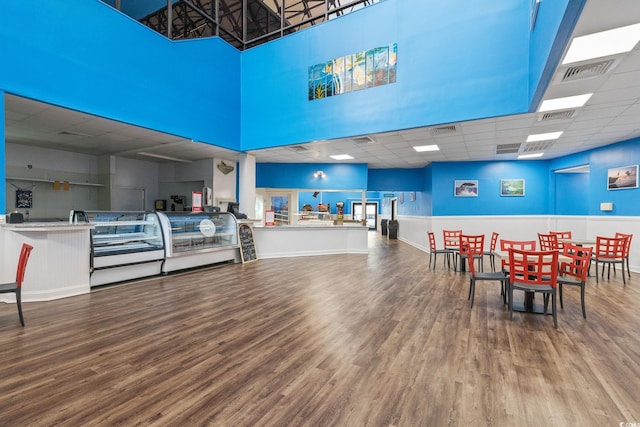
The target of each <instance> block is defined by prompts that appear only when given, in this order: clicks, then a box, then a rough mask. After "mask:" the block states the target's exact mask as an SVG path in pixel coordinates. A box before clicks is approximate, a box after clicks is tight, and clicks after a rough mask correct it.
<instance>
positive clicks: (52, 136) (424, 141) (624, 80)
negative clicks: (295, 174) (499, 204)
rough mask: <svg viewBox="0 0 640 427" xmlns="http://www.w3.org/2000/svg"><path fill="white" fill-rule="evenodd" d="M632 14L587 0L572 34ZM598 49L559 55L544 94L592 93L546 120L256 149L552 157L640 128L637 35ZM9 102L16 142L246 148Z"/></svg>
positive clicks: (358, 159) (270, 157) (212, 154)
mask: <svg viewBox="0 0 640 427" xmlns="http://www.w3.org/2000/svg"><path fill="white" fill-rule="evenodd" d="M547 1H549V0H547ZM614 4H615V6H614ZM541 7H544V1H543V2H542V5H541ZM635 23H640V0H615V2H611V0H588V1H587V4H586V6H585V8H584V10H583V13H582V15H581V17H580V20H579V22H578V24H577V25H576V28H575V31H574V33H573V37H577V36H582V35H586V34H592V33H595V32H598V31H603V30H607V29H611V28H616V27H620V26H624V25H630V24H635ZM601 59H613V60H614V62H613V65H612V66H611V67H610V68H609V71H608V72H606V73H604V74H602V75H596V76H593V77H588V78H582V79H578V80H575V81H568V82H567V81H565V82H562V81H560V80H561V77H562V76H563V75H564V73H565V71H566V68H567V67H566V66H562V65H561V66H559V67H558V69H557V70H556V72H555V74H554V77H553V79H552V82H551V84H550V85H549V87H548V88H547V91H546V93H545V95H544V99H553V98H558V97H564V96H570V95H579V94H583V93H594V95H593V96H592V97H591V98H590V99H589V101H588V102H587V104H586V105H585V106H584V107H582V108H579V109H577V111H575V113H573V115H572V116H571V117H569V118H562V119H555V120H548V121H539V117H540V116H541V114H540V113H529V114H520V115H513V116H507V117H499V118H491V119H484V120H475V121H468V122H458V123H451V124H448V125H447V126H453V128H449V129H445V131H443V130H442V129H437V128H441V127H442V126H438V127H425V128H417V129H408V130H401V131H397V132H387V133H379V134H371V135H367V136H369V137H370V138H371V139H372V140H373V142H371V143H367V142H364V143H363V142H361V141H359V140H355V139H353V138H345V139H337V140H329V141H315V142H309V143H307V142H306V141H300V143H299V144H297V145H295V146H289V147H278V148H270V149H264V150H253V151H251V152H250V153H252V154H255V155H256V160H257V161H258V162H292V163H338V162H339V161H336V160H333V159H331V158H330V157H329V156H330V155H335V154H350V155H351V156H353V157H354V159H353V160H347V161H346V162H348V163H367V164H368V165H369V167H370V168H417V167H423V166H425V165H427V164H429V163H430V162H434V161H437V162H446V161H474V160H513V159H515V158H516V157H517V155H518V154H522V153H524V152H537V151H540V149H542V151H544V153H545V154H544V156H543V157H542V159H549V158H554V157H559V156H564V155H567V154H572V153H576V152H579V151H585V150H588V149H592V148H595V147H600V146H604V145H608V144H612V143H615V142H618V141H622V140H626V139H630V138H635V137H639V136H640V44H639V45H636V47H635V48H634V49H633V50H632V51H631V52H629V53H627V54H623V55H621V56H614V57H607V58H600V59H598V61H599V60H601ZM595 61H596V60H594V61H587V62H588V63H591V62H595ZM571 65H576V64H571ZM577 65H581V64H577ZM5 107H6V111H5V114H6V116H5V138H6V141H7V142H9V143H16V144H25V145H32V146H39V147H47V148H53V149H59V150H65V151H72V152H78V153H85V154H92V155H103V154H110V155H116V156H123V157H129V158H137V159H143V160H148V161H159V162H166V161H171V160H169V159H166V158H164V159H163V158H156V157H150V156H148V154H153V155H159V156H164V157H169V158H175V159H180V160H184V161H195V160H199V159H203V158H222V159H227V160H238V157H239V153H237V152H234V151H232V150H227V149H223V148H219V147H215V146H211V145H208V144H203V143H194V142H192V141H191V140H189V139H185V138H181V137H177V136H173V135H167V134H164V133H160V132H156V131H153V130H149V129H144V128H140V127H135V126H131V125H128V124H125V123H120V122H116V121H113V120H108V119H103V118H99V117H95V116H91V115H89V114H85V113H81V112H77V111H72V110H68V109H64V108H60V107H55V106H51V105H48V104H43V103H40V102H36V101H33V100H27V99H24V98H20V97H17V96H12V95H5ZM555 131H563V134H562V136H561V137H560V138H559V139H557V140H555V141H544V142H542V143H538V145H537V146H530V145H527V144H526V143H525V140H526V137H527V135H530V134H539V133H546V132H555ZM520 143H521V146H520V148H519V150H518V153H511V154H496V149H497V147H498V146H499V145H502V144H520ZM430 144H437V145H438V146H439V147H440V151H438V152H424V153H418V152H416V151H415V150H414V149H413V146H414V145H430ZM549 144H551V145H550V146H548V147H544V146H546V145H549ZM541 146H542V147H541ZM140 153H147V155H143V154H140Z"/></svg>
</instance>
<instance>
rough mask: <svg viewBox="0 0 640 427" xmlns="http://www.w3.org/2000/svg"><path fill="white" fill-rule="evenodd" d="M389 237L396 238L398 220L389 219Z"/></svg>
mask: <svg viewBox="0 0 640 427" xmlns="http://www.w3.org/2000/svg"><path fill="white" fill-rule="evenodd" d="M388 228H389V235H388V237H389V239H397V238H398V221H395V220H394V221H389V225H388Z"/></svg>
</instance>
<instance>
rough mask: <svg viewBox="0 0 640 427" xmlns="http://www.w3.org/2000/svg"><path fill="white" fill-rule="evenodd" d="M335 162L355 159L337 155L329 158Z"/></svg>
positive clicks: (346, 155)
mask: <svg viewBox="0 0 640 427" xmlns="http://www.w3.org/2000/svg"><path fill="white" fill-rule="evenodd" d="M329 157H331V158H332V159H334V160H350V159H353V157H351V156H350V155H348V154H336V155H335V156H329Z"/></svg>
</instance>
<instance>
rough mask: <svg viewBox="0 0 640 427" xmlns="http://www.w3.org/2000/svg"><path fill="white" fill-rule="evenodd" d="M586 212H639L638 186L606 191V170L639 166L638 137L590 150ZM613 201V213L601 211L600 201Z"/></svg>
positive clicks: (619, 213) (632, 213)
mask: <svg viewBox="0 0 640 427" xmlns="http://www.w3.org/2000/svg"><path fill="white" fill-rule="evenodd" d="M590 158H591V161H590V163H591V167H590V169H591V170H590V173H589V176H590V181H591V182H590V184H589V194H590V200H589V215H613V216H615V215H621V216H625V215H635V216H637V215H640V188H632V189H621V190H608V189H607V181H608V180H607V173H608V170H609V169H612V168H618V167H622V166H629V165H640V138H635V139H632V140H629V141H624V142H620V143H617V144H614V145H609V146H607V147H603V148H597V149H594V150H592V151H591V152H590ZM602 202H613V206H614V208H613V212H601V211H600V203H602Z"/></svg>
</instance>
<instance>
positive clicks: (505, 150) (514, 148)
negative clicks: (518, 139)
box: [496, 143, 521, 154]
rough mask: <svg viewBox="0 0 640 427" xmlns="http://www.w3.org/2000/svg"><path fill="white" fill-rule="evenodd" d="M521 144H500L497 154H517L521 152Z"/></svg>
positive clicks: (497, 147)
mask: <svg viewBox="0 0 640 427" xmlns="http://www.w3.org/2000/svg"><path fill="white" fill-rule="evenodd" d="M520 145H521V144H520V143H518V144H498V145H497V146H496V154H515V153H517V152H518V151H519V150H520Z"/></svg>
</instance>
